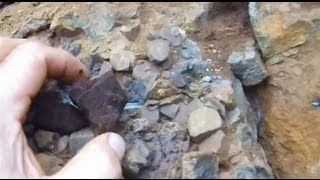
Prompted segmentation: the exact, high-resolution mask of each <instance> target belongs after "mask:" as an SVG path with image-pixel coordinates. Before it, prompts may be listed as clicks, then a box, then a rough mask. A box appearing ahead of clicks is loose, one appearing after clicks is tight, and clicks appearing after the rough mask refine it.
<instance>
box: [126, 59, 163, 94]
mask: <svg viewBox="0 0 320 180" xmlns="http://www.w3.org/2000/svg"><path fill="white" fill-rule="evenodd" d="M159 75H160V73H159V70H158V69H157V68H156V67H155V66H154V65H152V64H151V63H150V62H144V63H143V64H139V65H137V66H135V67H134V68H133V72H132V76H133V77H134V78H135V79H138V80H141V81H142V83H143V84H144V85H145V87H146V89H147V91H150V89H151V88H152V86H153V84H154V83H155V81H156V80H157V78H158V77H159Z"/></svg>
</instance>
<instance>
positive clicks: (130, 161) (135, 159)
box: [124, 140, 150, 174]
mask: <svg viewBox="0 0 320 180" xmlns="http://www.w3.org/2000/svg"><path fill="white" fill-rule="evenodd" d="M149 155H150V151H149V149H148V148H147V147H146V146H145V144H144V143H143V141H141V140H137V141H136V142H135V144H133V145H132V146H131V147H130V148H129V150H128V152H127V154H126V156H125V162H126V163H125V164H124V166H127V167H128V169H130V170H131V171H132V172H133V173H135V174H138V173H139V171H140V170H141V169H143V168H144V167H146V166H147V164H148V157H149Z"/></svg>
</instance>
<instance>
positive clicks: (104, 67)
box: [98, 61, 112, 77]
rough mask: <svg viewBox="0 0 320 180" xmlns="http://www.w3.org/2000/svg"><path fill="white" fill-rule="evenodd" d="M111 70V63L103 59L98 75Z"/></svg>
mask: <svg viewBox="0 0 320 180" xmlns="http://www.w3.org/2000/svg"><path fill="white" fill-rule="evenodd" d="M109 71H112V65H111V64H110V63H109V62H106V61H103V62H102V64H101V67H100V71H99V75H98V77H100V76H102V75H103V74H105V73H107V72H109Z"/></svg>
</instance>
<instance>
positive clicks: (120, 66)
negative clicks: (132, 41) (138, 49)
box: [110, 50, 135, 71]
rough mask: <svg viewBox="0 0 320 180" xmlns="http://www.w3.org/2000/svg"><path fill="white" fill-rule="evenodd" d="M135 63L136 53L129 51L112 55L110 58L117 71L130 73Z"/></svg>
mask: <svg viewBox="0 0 320 180" xmlns="http://www.w3.org/2000/svg"><path fill="white" fill-rule="evenodd" d="M134 61H135V55H134V53H133V52H131V51H127V50H122V51H120V52H116V53H112V54H111V56H110V64H111V65H112V67H113V69H115V70H116V71H128V70H129V68H130V67H132V66H133V64H134Z"/></svg>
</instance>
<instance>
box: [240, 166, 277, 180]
mask: <svg viewBox="0 0 320 180" xmlns="http://www.w3.org/2000/svg"><path fill="white" fill-rule="evenodd" d="M234 178H235V179H273V175H272V174H271V173H270V172H269V171H268V170H267V169H265V168H264V167H260V166H255V167H252V166H248V165H241V166H239V167H237V168H236V172H235V177H234Z"/></svg>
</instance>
